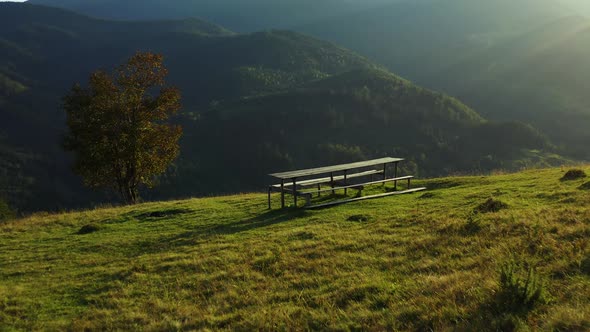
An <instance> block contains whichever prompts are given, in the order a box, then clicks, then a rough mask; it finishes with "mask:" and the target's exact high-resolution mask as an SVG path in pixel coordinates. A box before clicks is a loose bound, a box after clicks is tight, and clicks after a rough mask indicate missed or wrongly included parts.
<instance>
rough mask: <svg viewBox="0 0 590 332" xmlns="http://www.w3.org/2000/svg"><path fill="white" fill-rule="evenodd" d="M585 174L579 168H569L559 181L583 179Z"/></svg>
mask: <svg viewBox="0 0 590 332" xmlns="http://www.w3.org/2000/svg"><path fill="white" fill-rule="evenodd" d="M586 176H587V175H586V172H584V171H583V170H581V169H570V170H569V171H567V172H566V173H565V175H564V176H563V177H562V178H561V181H573V180H578V179H583V178H585V177H586Z"/></svg>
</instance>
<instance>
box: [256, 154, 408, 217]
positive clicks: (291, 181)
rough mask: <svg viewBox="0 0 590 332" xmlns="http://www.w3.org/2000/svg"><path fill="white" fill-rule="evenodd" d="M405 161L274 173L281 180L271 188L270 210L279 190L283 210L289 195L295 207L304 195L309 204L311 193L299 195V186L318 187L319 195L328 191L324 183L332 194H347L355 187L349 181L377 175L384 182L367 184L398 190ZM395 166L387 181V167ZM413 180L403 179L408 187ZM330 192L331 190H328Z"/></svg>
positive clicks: (368, 161)
mask: <svg viewBox="0 0 590 332" xmlns="http://www.w3.org/2000/svg"><path fill="white" fill-rule="evenodd" d="M401 161H404V159H402V158H392V157H386V158H379V159H373V160H366V161H360V162H355V163H348V164H340V165H332V166H325V167H317V168H309V169H302V170H295V171H288V172H280V173H272V174H269V175H270V176H272V177H274V178H276V179H279V180H280V184H275V185H271V186H269V190H268V206H269V209H270V194H271V191H272V190H278V191H280V193H281V208H284V207H285V194H286V193H289V194H292V195H293V202H294V206H297V197H298V196H302V195H307V196H306V198H307V199H308V203H309V198H310V197H311V196H310V195H309V193H299V192H298V185H299V186H302V185H307V186H309V185H315V184H317V185H318V191H317V192H318V194H320V193H321V192H322V191H326V190H321V188H320V185H321V184H322V183H324V184H325V183H329V184H330V186H331V188H332V189H331V190H332V192H334V190H336V189H343V190H344V192H345V194H346V192H347V189H348V188H352V187H354V186H350V185H348V182H347V180H348V179H350V178H354V177H361V176H368V175H371V176H373V175H375V174H381V175H382V176H383V180H382V181H371V182H367V183H365V184H374V183H377V182H378V183H385V182H387V181H392V182H394V183H395V188H397V181H398V180H402V178H398V177H397V171H398V163H399V162H401ZM390 164H393V165H394V174H393V176H394V177H393V178H391V179H387V174H386V172H387V166H388V165H390ZM381 165H382V166H383V169H382V170H368V171H362V169H366V168H369V167H373V168H374V167H375V166H381ZM328 174H329V177H323V178H312V179H309V177H314V176H318V175H328ZM410 178H412V176H409V177H408V176H406V177H404V178H403V180H406V179H407V180H408V185H409V179H410ZM341 180H342V181H343V183H344V185H343V186H341V187H335V182H336V181H341ZM360 185H362V184H359V185H358V186H360ZM287 187H291V188H290V189H287ZM327 191H330V190H327Z"/></svg>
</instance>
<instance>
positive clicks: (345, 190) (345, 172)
mask: <svg viewBox="0 0 590 332" xmlns="http://www.w3.org/2000/svg"><path fill="white" fill-rule="evenodd" d="M347 173H348V171H347V170H345V171H344V186H345V187H346V186H347V185H348V183H346V175H347ZM347 194H348V188H344V195H347Z"/></svg>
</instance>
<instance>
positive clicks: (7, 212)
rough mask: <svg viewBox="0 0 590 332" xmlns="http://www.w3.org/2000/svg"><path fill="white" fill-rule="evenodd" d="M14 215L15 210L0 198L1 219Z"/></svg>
mask: <svg viewBox="0 0 590 332" xmlns="http://www.w3.org/2000/svg"><path fill="white" fill-rule="evenodd" d="M14 217H15V213H14V211H12V209H11V208H10V207H9V206H8V204H7V203H6V202H4V201H3V200H1V199H0V221H4V220H8V219H12V218H14Z"/></svg>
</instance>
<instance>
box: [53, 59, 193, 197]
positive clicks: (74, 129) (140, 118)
mask: <svg viewBox="0 0 590 332" xmlns="http://www.w3.org/2000/svg"><path fill="white" fill-rule="evenodd" d="M162 61H163V57H162V56H161V55H157V54H152V53H141V52H139V53H137V54H135V55H134V56H132V57H131V58H130V59H129V60H128V61H127V63H125V64H123V65H121V66H120V67H118V68H117V69H116V70H115V71H114V73H113V74H109V73H106V72H104V71H96V72H94V73H93V74H91V75H90V79H89V86H88V88H82V87H80V86H79V85H75V86H74V87H73V88H72V90H71V91H70V93H69V94H68V95H67V96H65V97H64V109H65V111H66V113H67V125H68V129H69V131H68V133H67V134H66V136H65V137H64V142H63V145H64V148H65V149H66V150H68V151H72V152H74V155H75V163H74V171H75V172H76V173H77V174H79V175H80V176H82V178H83V179H84V183H85V184H86V185H87V186H89V187H92V188H109V189H114V190H116V191H117V192H118V193H120V194H121V197H122V198H123V200H124V201H125V202H126V203H128V204H135V203H136V202H137V200H138V188H139V186H140V185H145V186H147V187H152V186H153V185H154V180H155V177H156V176H157V175H159V174H161V173H163V172H164V171H165V170H166V168H167V167H168V166H169V164H170V163H171V162H172V161H173V160H174V159H175V158H176V157H177V156H178V153H179V146H178V140H179V138H180V136H181V134H182V129H181V128H180V126H177V125H172V124H169V123H167V122H166V121H167V120H168V119H169V117H170V116H171V115H173V114H174V113H176V112H177V111H178V109H179V108H180V92H179V91H178V90H177V89H175V88H172V87H167V86H166V84H165V80H164V79H165V77H166V75H167V73H168V71H167V69H166V68H165V67H164V65H163V64H162Z"/></svg>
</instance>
